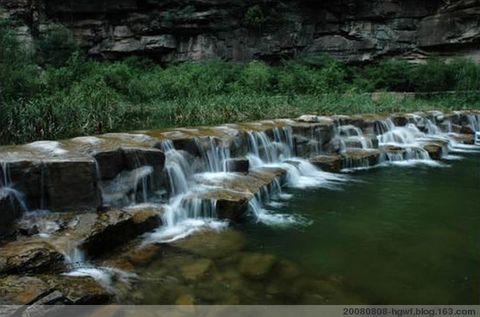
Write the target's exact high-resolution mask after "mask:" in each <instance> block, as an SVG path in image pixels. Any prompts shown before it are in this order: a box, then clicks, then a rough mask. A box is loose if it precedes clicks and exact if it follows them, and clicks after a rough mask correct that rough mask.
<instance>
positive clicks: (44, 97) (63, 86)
mask: <svg viewBox="0 0 480 317" xmlns="http://www.w3.org/2000/svg"><path fill="white" fill-rule="evenodd" d="M12 29H13V28H12V27H11V22H9V21H2V22H1V23H0V92H1V93H0V107H1V109H0V113H1V116H0V143H3V144H7V143H22V142H28V141H32V140H36V139H57V138H66V137H71V136H75V135H86V134H94V133H105V132H109V131H120V130H133V129H146V128H161V127H169V126H187V125H202V124H218V123H222V122H227V121H228V122H235V121H245V120H256V119H263V118H279V117H293V116H297V115H299V114H302V113H324V114H332V113H360V112H385V111H413V110H417V109H433V108H443V109H450V108H456V109H462V108H480V96H479V94H478V93H475V92H467V91H478V90H480V66H479V65H476V64H475V63H474V62H472V61H470V60H466V59H456V60H452V61H449V62H446V61H444V60H441V59H431V60H429V61H428V62H427V63H425V64H421V65H417V66H414V65H411V64H409V63H407V62H405V61H402V60H396V59H390V60H385V61H383V62H381V63H379V64H376V65H370V66H364V67H352V66H346V65H344V64H342V63H339V62H337V61H335V60H334V59H333V58H330V57H327V56H307V57H302V58H297V59H294V60H290V61H285V62H284V63H283V65H280V66H275V67H272V66H269V65H267V64H265V63H263V62H260V61H254V62H251V63H249V64H246V65H239V64H234V63H228V62H224V61H220V60H213V61H207V62H202V63H194V62H187V63H181V64H173V65H170V66H168V67H166V68H163V67H161V66H160V65H156V64H154V63H152V62H151V61H149V60H147V59H140V58H129V59H126V60H123V61H117V62H99V61H95V60H92V59H88V58H86V57H85V56H83V55H82V53H80V51H79V49H78V47H77V45H76V44H75V41H74V40H73V37H72V35H71V33H70V32H69V31H68V30H66V29H65V28H63V27H62V26H59V25H52V26H51V27H49V28H47V30H46V32H45V33H44V34H42V36H41V37H40V38H39V39H38V40H37V41H36V43H35V53H29V51H28V50H26V49H25V48H24V47H23V46H22V45H21V44H19V43H18V42H17V41H16V40H15V36H14V35H13V34H12V32H11V31H10V30H12ZM450 90H456V91H458V92H457V93H455V94H451V93H445V94H435V95H433V96H425V97H422V98H416V99H410V98H404V99H402V98H397V97H395V96H391V95H389V94H385V95H383V96H381V98H377V99H375V101H373V100H372V98H371V96H370V95H369V94H368V93H369V92H374V91H411V92H424V91H425V92H430V91H450Z"/></svg>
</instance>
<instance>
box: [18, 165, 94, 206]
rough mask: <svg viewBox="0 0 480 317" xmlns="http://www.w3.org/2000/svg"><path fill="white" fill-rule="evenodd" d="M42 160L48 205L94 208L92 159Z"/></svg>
mask: <svg viewBox="0 0 480 317" xmlns="http://www.w3.org/2000/svg"><path fill="white" fill-rule="evenodd" d="M45 164H46V166H45V169H46V170H45V173H46V175H45V191H46V197H45V198H46V200H47V202H48V203H47V206H48V208H50V209H52V210H58V211H68V210H73V209H77V210H78V209H85V210H95V209H96V208H97V206H99V205H100V196H99V192H98V189H97V176H96V172H95V162H94V160H93V159H89V160H83V161H73V160H72V161H68V160H67V161H58V162H55V161H54V162H51V163H50V162H49V163H45ZM27 177H28V176H27Z"/></svg>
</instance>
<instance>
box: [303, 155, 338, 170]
mask: <svg viewBox="0 0 480 317" xmlns="http://www.w3.org/2000/svg"><path fill="white" fill-rule="evenodd" d="M310 162H311V163H312V164H313V165H315V166H317V167H319V168H320V169H322V170H323V171H326V172H338V171H340V170H341V169H342V157H341V156H340V155H319V156H315V157H314V158H312V159H310Z"/></svg>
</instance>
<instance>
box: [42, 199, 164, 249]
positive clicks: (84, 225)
mask: <svg viewBox="0 0 480 317" xmlns="http://www.w3.org/2000/svg"><path fill="white" fill-rule="evenodd" d="M161 214H162V209H155V208H149V207H145V208H136V209H130V210H128V209H127V210H109V211H107V212H103V213H98V214H92V213H86V214H81V215H77V216H75V218H74V219H73V220H72V221H71V222H70V225H69V228H68V229H67V230H65V231H63V232H59V233H58V234H55V235H52V236H51V237H49V238H48V240H49V241H51V243H52V244H53V245H55V246H56V247H57V248H58V249H60V250H63V252H64V253H65V254H70V253H71V252H72V249H73V248H75V247H76V248H79V249H81V250H83V251H85V252H86V253H87V255H88V256H90V257H96V256H99V255H101V254H103V253H106V252H110V251H111V250H112V249H114V248H116V247H118V246H121V245H122V244H124V243H127V242H129V241H131V240H133V239H135V238H136V237H137V236H139V235H141V234H143V233H145V232H148V231H151V230H154V229H155V228H158V227H159V226H160V224H161Z"/></svg>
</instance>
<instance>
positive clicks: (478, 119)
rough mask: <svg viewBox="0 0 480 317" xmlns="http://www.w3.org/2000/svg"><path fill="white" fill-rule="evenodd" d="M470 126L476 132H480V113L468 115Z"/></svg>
mask: <svg viewBox="0 0 480 317" xmlns="http://www.w3.org/2000/svg"><path fill="white" fill-rule="evenodd" d="M467 118H468V125H469V127H470V128H471V129H472V130H473V131H476V132H480V115H473V114H469V115H467Z"/></svg>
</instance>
